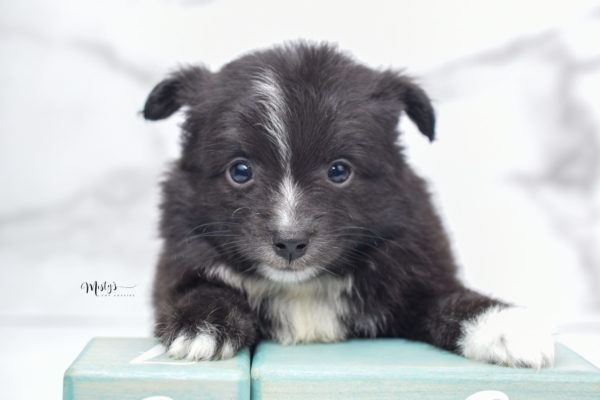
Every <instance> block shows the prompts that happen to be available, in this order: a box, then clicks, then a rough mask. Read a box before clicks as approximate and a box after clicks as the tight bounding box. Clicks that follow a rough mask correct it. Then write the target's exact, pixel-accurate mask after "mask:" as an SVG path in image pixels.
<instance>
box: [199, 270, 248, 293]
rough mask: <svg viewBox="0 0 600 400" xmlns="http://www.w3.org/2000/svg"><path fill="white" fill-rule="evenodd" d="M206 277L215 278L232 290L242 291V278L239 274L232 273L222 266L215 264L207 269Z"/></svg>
mask: <svg viewBox="0 0 600 400" xmlns="http://www.w3.org/2000/svg"><path fill="white" fill-rule="evenodd" d="M207 275H208V276H209V277H210V278H217V279H219V280H220V281H222V282H223V283H226V284H228V285H229V286H232V287H234V288H238V289H243V277H242V275H241V274H238V273H237V272H235V271H233V270H232V269H231V268H229V267H227V266H226V265H224V264H217V265H215V266H213V267H211V268H209V269H208V271H207Z"/></svg>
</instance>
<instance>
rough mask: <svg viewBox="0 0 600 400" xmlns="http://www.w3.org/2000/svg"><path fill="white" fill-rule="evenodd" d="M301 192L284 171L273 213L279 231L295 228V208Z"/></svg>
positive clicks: (296, 221)
mask: <svg viewBox="0 0 600 400" xmlns="http://www.w3.org/2000/svg"><path fill="white" fill-rule="evenodd" d="M300 196H301V192H300V189H299V188H298V185H296V184H295V183H294V181H293V179H292V177H291V176H290V175H289V174H287V173H286V175H285V176H284V178H283V180H282V181H281V184H280V185H279V195H278V197H277V199H278V201H277V205H276V206H275V215H277V219H278V221H277V227H278V229H279V230H280V231H286V230H289V231H293V230H295V229H297V228H296V227H297V225H298V220H297V218H296V217H297V215H296V210H297V208H298V203H299V200H300Z"/></svg>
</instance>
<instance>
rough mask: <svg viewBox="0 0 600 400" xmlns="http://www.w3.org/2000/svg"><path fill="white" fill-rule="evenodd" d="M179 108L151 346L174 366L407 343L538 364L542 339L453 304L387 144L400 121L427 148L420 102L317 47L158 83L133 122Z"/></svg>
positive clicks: (407, 182) (442, 252) (401, 87)
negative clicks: (248, 353) (247, 354)
mask: <svg viewBox="0 0 600 400" xmlns="http://www.w3.org/2000/svg"><path fill="white" fill-rule="evenodd" d="M182 107H183V108H184V109H185V122H184V124H183V127H182V130H183V134H182V152H181V157H180V158H179V159H178V160H177V161H176V162H175V163H174V164H173V165H172V168H171V169H170V171H169V172H168V175H167V177H166V179H165V181H164V182H163V198H162V205H161V209H162V220H161V225H160V229H161V234H162V237H163V238H164V247H163V251H162V255H161V257H160V260H159V262H158V267H157V272H156V277H155V284H154V307H155V318H156V326H155V334H156V336H157V337H158V338H159V339H160V340H161V342H162V343H164V345H165V346H167V348H168V353H169V354H170V355H172V356H173V357H176V358H186V359H193V360H215V359H221V358H227V357H231V356H233V355H234V354H235V353H236V352H237V351H238V350H240V349H241V348H243V347H245V346H252V345H254V344H255V343H257V341H258V340H260V339H270V340H275V341H277V342H280V343H283V344H294V343H303V342H337V341H342V340H346V339H349V338H374V337H403V338H408V339H413V340H420V341H424V342H428V343H431V344H433V345H435V346H438V347H440V348H443V349H447V350H450V351H453V352H456V353H459V354H462V355H464V356H466V357H468V358H471V359H474V360H481V361H486V362H491V363H498V364H504V365H511V366H522V367H533V368H540V367H543V366H548V365H551V364H552V362H553V357H554V344H553V341H552V338H551V336H550V335H549V334H546V333H545V332H538V329H537V327H536V326H535V325H534V324H533V323H532V322H531V320H530V319H528V318H527V317H526V316H524V315H523V311H522V310H520V309H518V308H515V307H512V306H510V305H509V304H506V303H503V302H501V301H498V300H495V299H492V298H489V297H486V296H483V295H481V294H479V293H476V292H474V291H472V290H469V289H467V288H465V287H464V286H463V285H462V284H461V283H460V282H459V280H458V279H457V277H456V270H457V267H456V264H455V261H454V259H453V256H452V254H451V251H450V248H449V243H448V238H447V235H446V233H445V232H444V229H443V228H442V225H441V222H440V218H439V217H438V215H437V213H436V212H435V210H434V208H433V207H432V203H431V201H430V196H429V194H428V192H427V187H426V184H425V183H424V181H423V180H422V179H421V178H419V177H418V176H417V175H416V174H415V173H414V172H413V170H412V169H411V168H410V167H409V165H408V164H407V162H406V160H405V158H404V156H403V154H402V148H401V147H399V146H398V144H397V138H398V131H397V123H398V118H399V116H400V114H401V112H402V111H404V113H406V115H407V116H408V117H409V118H410V119H411V120H412V121H413V122H414V123H415V124H416V125H417V127H418V128H419V130H420V131H421V132H422V133H423V134H424V135H425V136H427V137H428V138H429V139H430V140H433V139H434V125H435V117H434V110H433V108H432V105H431V103H430V100H429V98H428V96H427V95H426V94H425V92H424V91H423V90H422V89H421V88H420V87H418V86H417V85H416V84H415V83H414V82H412V81H411V80H410V79H409V78H407V77H406V76H403V75H402V74H399V73H397V72H394V71H389V70H386V71H376V70H373V69H370V68H367V67H365V66H363V65H361V64H359V63H357V62H355V61H354V60H353V59H351V58H350V57H348V56H347V55H345V54H342V53H340V52H339V51H337V50H336V49H335V48H334V47H332V46H330V45H327V44H318V45H317V44H309V43H295V44H288V45H285V46H282V47H276V48H272V49H268V50H265V51H258V52H254V53H251V54H248V55H246V56H243V57H241V58H239V59H237V60H235V61H233V62H231V63H229V64H227V65H225V66H224V67H223V68H222V69H221V70H220V71H219V72H217V73H211V72H210V71H208V70H207V69H206V68H204V67H201V66H195V67H186V68H182V69H180V70H179V71H176V72H174V73H173V74H171V75H169V76H168V77H167V78H166V79H165V80H163V81H162V82H160V83H159V84H158V85H157V86H156V87H155V88H154V89H153V90H152V92H151V93H150V95H149V96H148V99H147V101H146V104H145V107H144V110H143V115H144V117H145V118H146V119H147V120H160V119H163V118H167V117H169V116H170V115H172V114H173V113H175V112H176V111H177V110H179V109H180V108H182Z"/></svg>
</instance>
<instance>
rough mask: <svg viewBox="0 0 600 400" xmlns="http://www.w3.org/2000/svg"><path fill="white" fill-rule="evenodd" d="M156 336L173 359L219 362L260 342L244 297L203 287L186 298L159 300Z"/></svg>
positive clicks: (228, 289) (227, 289) (218, 288)
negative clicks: (257, 341)
mask: <svg viewBox="0 0 600 400" xmlns="http://www.w3.org/2000/svg"><path fill="white" fill-rule="evenodd" d="M155 306H156V327H155V332H154V333H155V335H156V336H157V337H158V338H159V339H160V340H161V342H162V343H163V344H164V345H165V346H166V347H167V348H168V354H169V355H171V356H172V357H175V358H178V359H181V358H185V359H188V360H218V359H222V358H229V357H232V356H233V355H235V354H236V353H237V352H238V350H240V349H241V348H243V347H246V346H251V345H253V344H254V343H255V342H256V340H257V337H256V336H257V335H256V322H255V320H254V317H253V315H252V314H251V311H250V308H249V306H248V305H247V302H246V299H245V298H243V296H242V294H241V293H239V292H236V291H235V290H233V289H230V288H226V287H222V286H216V285H211V284H208V283H206V284H201V285H199V286H196V287H194V288H193V289H189V290H188V291H186V292H185V293H184V294H181V295H177V294H171V295H170V296H164V297H159V298H157V299H155Z"/></svg>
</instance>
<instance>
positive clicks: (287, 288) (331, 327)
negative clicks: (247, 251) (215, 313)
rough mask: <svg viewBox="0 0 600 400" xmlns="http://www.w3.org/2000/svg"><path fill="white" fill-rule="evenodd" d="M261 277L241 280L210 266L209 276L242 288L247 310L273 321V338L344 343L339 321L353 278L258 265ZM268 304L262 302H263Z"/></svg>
mask: <svg viewBox="0 0 600 400" xmlns="http://www.w3.org/2000/svg"><path fill="white" fill-rule="evenodd" d="M258 270H259V272H260V271H262V272H261V273H262V274H264V276H265V277H264V278H262V277H243V276H242V275H241V274H239V273H237V272H235V271H233V270H232V269H230V268H229V267H228V266H226V265H218V266H215V267H213V268H212V269H211V270H210V272H209V274H211V276H214V277H218V278H219V279H221V280H222V281H223V282H225V283H227V284H229V285H231V286H234V287H238V288H241V289H242V290H243V291H244V293H246V297H247V298H248V302H249V304H250V307H251V308H252V309H253V310H258V309H259V308H261V307H267V308H266V309H262V310H261V312H265V313H267V314H268V315H269V316H270V317H271V318H272V319H273V320H274V321H276V322H277V323H275V324H274V326H275V327H276V331H275V332H274V337H275V339H276V340H277V341H279V342H280V343H283V344H292V343H301V342H334V341H340V340H344V339H345V338H346V335H347V332H346V329H345V327H344V325H343V324H342V323H341V318H342V317H344V316H345V315H346V314H347V313H348V304H347V303H346V301H345V300H344V297H343V295H344V294H345V293H350V292H351V291H352V288H353V282H352V278H350V277H345V278H338V277H334V276H327V275H326V276H320V277H318V278H317V279H312V278H313V277H314V276H315V275H316V274H317V273H318V270H319V268H317V267H312V268H310V267H309V268H307V269H304V270H301V271H296V272H293V271H282V270H277V269H275V268H273V267H269V266H267V265H259V266H258ZM267 298H268V299H269V301H268V302H266V303H263V301H264V300H265V299H267Z"/></svg>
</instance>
